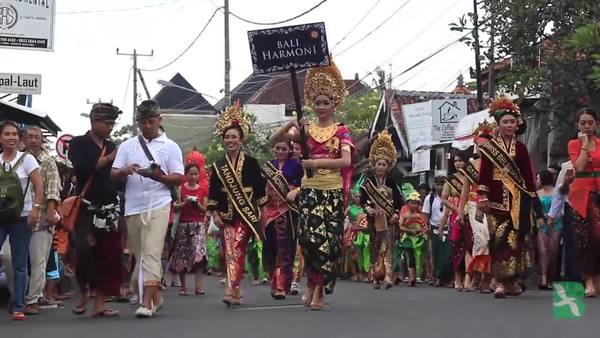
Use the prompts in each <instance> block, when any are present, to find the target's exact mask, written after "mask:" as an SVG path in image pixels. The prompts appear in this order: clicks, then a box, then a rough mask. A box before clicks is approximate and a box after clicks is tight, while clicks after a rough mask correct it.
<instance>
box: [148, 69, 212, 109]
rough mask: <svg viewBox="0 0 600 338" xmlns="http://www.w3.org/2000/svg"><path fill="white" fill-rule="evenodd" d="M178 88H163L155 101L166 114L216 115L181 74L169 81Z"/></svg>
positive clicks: (210, 105)
mask: <svg viewBox="0 0 600 338" xmlns="http://www.w3.org/2000/svg"><path fill="white" fill-rule="evenodd" d="M169 82H171V83H173V84H174V85H176V86H179V87H184V88H188V89H189V90H185V89H182V88H177V87H163V88H162V89H161V90H160V91H159V92H158V94H156V95H155V96H154V98H153V99H154V100H155V101H156V102H158V104H159V105H160V107H161V110H163V111H164V113H166V114H169V113H171V114H216V113H217V110H216V109H215V107H213V105H212V104H210V103H209V102H208V101H207V100H206V99H205V98H204V97H203V96H202V94H200V93H194V92H195V91H196V89H195V88H194V87H193V86H192V85H191V84H190V83H189V82H188V81H187V80H186V79H185V78H184V77H183V76H182V75H181V74H179V73H177V74H175V76H173V78H171V80H170V81H169Z"/></svg>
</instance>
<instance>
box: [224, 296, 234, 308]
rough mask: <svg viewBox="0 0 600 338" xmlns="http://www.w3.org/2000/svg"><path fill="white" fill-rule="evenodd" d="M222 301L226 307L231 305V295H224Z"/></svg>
mask: <svg viewBox="0 0 600 338" xmlns="http://www.w3.org/2000/svg"><path fill="white" fill-rule="evenodd" d="M223 303H225V305H227V306H228V307H229V306H231V305H233V296H232V295H225V297H223Z"/></svg>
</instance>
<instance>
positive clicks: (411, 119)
mask: <svg viewBox="0 0 600 338" xmlns="http://www.w3.org/2000/svg"><path fill="white" fill-rule="evenodd" d="M402 114H403V116H404V125H405V126H406V133H407V134H408V135H407V136H408V148H409V149H410V152H411V153H413V152H414V151H415V150H416V149H417V148H419V147H420V146H429V145H430V144H431V128H432V123H431V104H430V103H429V102H421V103H414V104H405V105H403V106H402Z"/></svg>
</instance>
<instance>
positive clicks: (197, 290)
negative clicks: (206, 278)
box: [195, 289, 206, 296]
mask: <svg viewBox="0 0 600 338" xmlns="http://www.w3.org/2000/svg"><path fill="white" fill-rule="evenodd" d="M195 293H196V295H197V296H203V295H205V294H206V292H204V290H200V289H196V292H195Z"/></svg>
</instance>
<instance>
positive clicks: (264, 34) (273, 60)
mask: <svg viewBox="0 0 600 338" xmlns="http://www.w3.org/2000/svg"><path fill="white" fill-rule="evenodd" d="M248 40H249V42H250V55H251V56H252V67H253V69H254V73H272V72H280V71H284V70H290V69H304V68H312V67H324V66H329V49H328V47H327V35H326V34H325V23H324V22H317V23H308V24H303V25H298V26H287V27H279V28H268V29H261V30H255V31H249V32H248Z"/></svg>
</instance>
